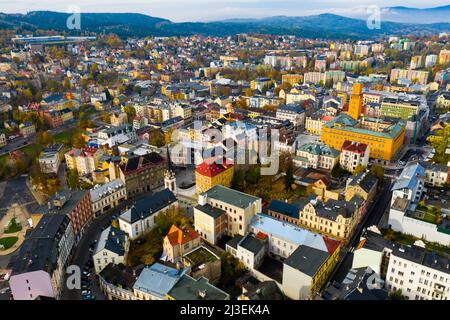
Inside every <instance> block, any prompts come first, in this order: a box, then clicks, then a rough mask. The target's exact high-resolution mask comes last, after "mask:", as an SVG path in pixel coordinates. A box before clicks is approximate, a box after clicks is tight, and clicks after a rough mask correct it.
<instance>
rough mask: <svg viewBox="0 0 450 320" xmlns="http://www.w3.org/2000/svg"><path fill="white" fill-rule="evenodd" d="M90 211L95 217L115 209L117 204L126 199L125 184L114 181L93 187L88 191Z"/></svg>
mask: <svg viewBox="0 0 450 320" xmlns="http://www.w3.org/2000/svg"><path fill="white" fill-rule="evenodd" d="M90 193H91V201H92V211H93V212H94V214H95V215H96V216H98V215H100V214H102V213H104V212H105V211H107V210H109V209H111V208H115V207H117V206H118V205H119V203H121V202H123V201H125V200H126V199H127V190H126V189H125V184H124V183H123V181H122V180H120V179H115V180H112V181H110V182H107V183H105V184H103V185H95V186H94V188H92V189H91V190H90Z"/></svg>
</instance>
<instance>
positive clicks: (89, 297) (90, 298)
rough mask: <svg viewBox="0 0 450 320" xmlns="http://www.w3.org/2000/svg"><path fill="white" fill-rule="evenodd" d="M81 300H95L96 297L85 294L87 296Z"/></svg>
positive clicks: (83, 296)
mask: <svg viewBox="0 0 450 320" xmlns="http://www.w3.org/2000/svg"><path fill="white" fill-rule="evenodd" d="M81 298H82V299H83V300H95V296H94V295H93V294H85V295H82V296H81Z"/></svg>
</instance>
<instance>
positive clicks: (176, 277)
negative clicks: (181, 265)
mask: <svg viewBox="0 0 450 320" xmlns="http://www.w3.org/2000/svg"><path fill="white" fill-rule="evenodd" d="M186 272H187V270H186V269H179V270H177V269H175V268H171V267H168V266H165V265H163V264H160V263H155V264H153V265H151V266H147V267H145V268H144V269H143V270H142V271H141V273H140V275H139V277H138V278H137V280H136V282H135V284H134V285H133V290H134V294H135V296H136V298H137V299H138V300H166V299H167V295H168V293H169V291H170V290H171V289H172V288H173V287H174V286H175V284H176V283H177V282H178V281H180V279H181V277H182V276H183V275H184V274H185V273H186Z"/></svg>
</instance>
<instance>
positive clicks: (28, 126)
mask: <svg viewBox="0 0 450 320" xmlns="http://www.w3.org/2000/svg"><path fill="white" fill-rule="evenodd" d="M19 129H20V134H21V135H22V136H23V137H24V138H29V137H33V136H35V135H36V126H35V125H34V124H32V123H31V122H25V123H22V124H21V125H19ZM0 145H1V143H0Z"/></svg>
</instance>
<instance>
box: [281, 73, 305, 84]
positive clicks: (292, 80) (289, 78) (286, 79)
mask: <svg viewBox="0 0 450 320" xmlns="http://www.w3.org/2000/svg"><path fill="white" fill-rule="evenodd" d="M302 82H303V75H301V74H284V75H283V76H282V77H281V83H289V84H290V85H292V86H293V85H295V84H297V83H302Z"/></svg>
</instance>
